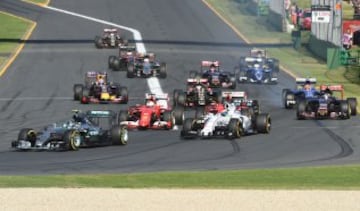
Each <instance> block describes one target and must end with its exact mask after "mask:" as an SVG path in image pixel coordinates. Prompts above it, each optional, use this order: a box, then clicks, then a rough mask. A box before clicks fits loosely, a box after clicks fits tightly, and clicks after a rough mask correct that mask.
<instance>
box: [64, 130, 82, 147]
mask: <svg viewBox="0 0 360 211" xmlns="http://www.w3.org/2000/svg"><path fill="white" fill-rule="evenodd" d="M63 141H64V142H65V150H70V151H77V150H79V147H80V145H81V135H80V133H79V131H77V130H68V131H66V132H65V133H64V136H63Z"/></svg>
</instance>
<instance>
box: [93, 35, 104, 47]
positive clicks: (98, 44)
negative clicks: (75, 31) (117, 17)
mask: <svg viewBox="0 0 360 211" xmlns="http://www.w3.org/2000/svg"><path fill="white" fill-rule="evenodd" d="M94 42H95V47H96V48H99V49H100V48H103V47H104V46H103V43H102V38H101V37H99V36H96V37H95V40H94Z"/></svg>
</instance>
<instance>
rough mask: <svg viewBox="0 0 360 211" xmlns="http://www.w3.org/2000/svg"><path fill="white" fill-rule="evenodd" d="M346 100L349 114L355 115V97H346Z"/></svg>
mask: <svg viewBox="0 0 360 211" xmlns="http://www.w3.org/2000/svg"><path fill="white" fill-rule="evenodd" d="M347 101H348V103H349V106H350V114H351V115H352V116H355V115H356V114H357V100H356V98H353V97H351V98H347Z"/></svg>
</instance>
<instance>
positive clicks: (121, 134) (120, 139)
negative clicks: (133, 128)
mask: <svg viewBox="0 0 360 211" xmlns="http://www.w3.org/2000/svg"><path fill="white" fill-rule="evenodd" d="M128 140H129V134H128V130H127V128H126V127H125V126H120V125H115V126H113V127H112V128H111V143H112V144H113V145H127V143H128Z"/></svg>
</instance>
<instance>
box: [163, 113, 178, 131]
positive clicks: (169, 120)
mask: <svg viewBox="0 0 360 211" xmlns="http://www.w3.org/2000/svg"><path fill="white" fill-rule="evenodd" d="M162 116H163V120H164V121H165V122H167V123H168V124H169V123H170V126H169V125H168V127H167V128H166V129H168V130H169V129H172V128H173V127H174V125H175V117H174V116H173V115H172V113H171V112H170V111H165V112H164V113H163V115H162Z"/></svg>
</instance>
